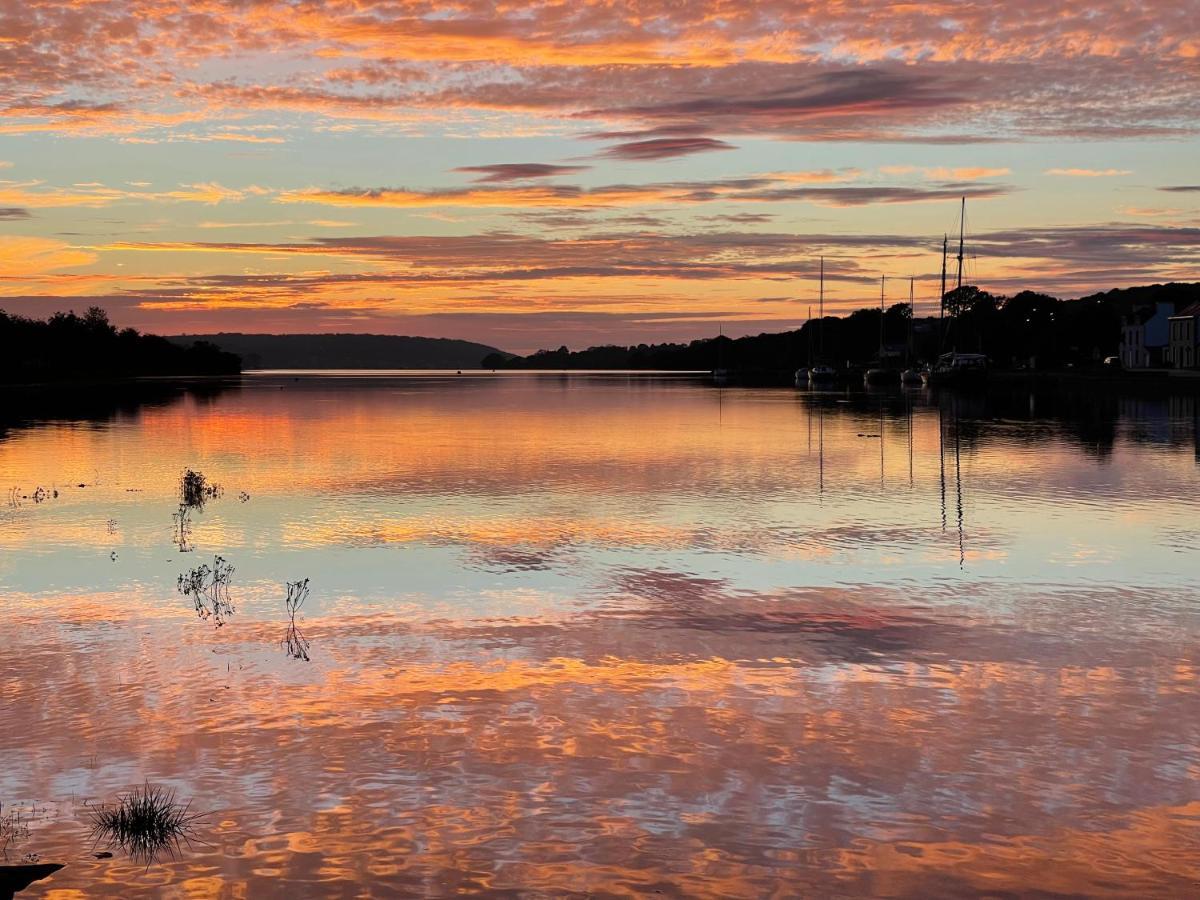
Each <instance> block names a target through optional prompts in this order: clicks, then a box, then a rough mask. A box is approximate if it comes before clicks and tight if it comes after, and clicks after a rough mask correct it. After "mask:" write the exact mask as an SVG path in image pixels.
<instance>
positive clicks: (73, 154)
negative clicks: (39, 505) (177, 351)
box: [0, 0, 1200, 352]
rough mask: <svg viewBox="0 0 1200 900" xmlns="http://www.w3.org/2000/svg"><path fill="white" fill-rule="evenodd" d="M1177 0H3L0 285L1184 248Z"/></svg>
mask: <svg viewBox="0 0 1200 900" xmlns="http://www.w3.org/2000/svg"><path fill="white" fill-rule="evenodd" d="M1198 21H1200V6H1198V5H1197V2H1196V0H1177V2H1157V3H1149V2H1143V3H1138V2H1105V0H1093V2H1086V3H1085V2H1078V0H1065V2H1060V3H1034V2H1029V0H1015V2H1011V3H1006V4H1000V3H984V2H975V3H970V2H963V3H948V2H947V3H923V4H903V3H877V2H872V0H862V2H857V3H851V4H843V3H811V2H803V0H801V2H774V0H763V2H758V3H748V2H729V0H695V2H663V0H625V2H595V0H571V2H561V3H559V2H544V3H539V2H533V3H514V4H495V3H483V2H474V0H460V2H454V3H440V2H410V0H378V2H376V0H324V2H295V3H272V2H266V0H264V2H252V0H244V2H219V0H195V2H170V0H77V2H45V0H0V103H2V104H3V107H4V115H3V118H2V119H0V132H2V136H0V308H4V309H7V310H9V311H12V312H18V313H22V314H35V315H45V314H48V313H50V312H53V311H55V310H59V309H67V308H74V309H76V310H82V309H83V308H85V307H87V306H89V305H92V304H98V305H101V306H103V307H105V308H106V309H107V310H108V311H109V313H110V315H111V316H112V318H113V319H114V321H115V322H117V324H119V325H133V326H135V327H138V328H141V329H144V330H148V331H154V332H159V333H180V332H196V331H204V332H210V331H220V330H225V331H354V332H387V333H400V334H420V335H431V336H448V337H463V338H468V339H472V340H479V341H483V342H485V343H489V344H493V345H496V346H499V347H503V348H504V349H507V350H512V351H516V352H526V351H530V350H534V349H537V348H539V347H543V346H557V345H559V344H563V343H565V344H568V345H570V346H572V347H581V346H586V345H588V344H593V343H605V342H610V341H612V342H618V343H630V342H638V341H642V340H664V339H672V340H675V339H690V338H693V337H701V336H708V335H711V334H714V333H715V332H716V331H717V329H718V327H722V328H724V330H725V333H726V334H740V333H746V332H757V331H762V330H780V329H783V328H788V327H794V326H796V325H797V324H799V323H800V322H802V321H803V320H804V318H805V316H806V315H807V312H808V307H809V304H811V303H815V298H816V294H817V280H816V273H817V266H818V258H819V257H820V256H822V255H823V256H824V257H825V258H826V263H825V265H826V272H827V277H826V287H827V310H832V311H835V312H837V311H845V310H848V309H853V308H856V307H858V306H860V305H864V304H870V303H877V302H878V285H879V276H880V275H881V274H883V275H887V276H888V277H889V279H890V281H889V288H888V294H889V297H888V299H889V301H900V300H903V299H907V295H908V286H907V279H908V277H909V276H910V275H913V276H916V278H917V283H916V291H917V297H918V301H919V308H920V304H921V303H923V304H925V308H927V309H928V308H933V307H934V306H936V296H937V287H936V278H937V272H938V268H939V266H940V246H941V239H942V235H943V233H945V232H947V231H951V232H953V231H956V230H957V227H958V198H960V197H961V196H964V195H965V196H966V197H967V230H968V246H967V254H968V257H969V259H968V264H967V273H968V276H969V277H970V279H971V280H972V281H973V282H976V283H978V284H980V285H981V286H982V287H985V288H987V289H989V290H992V291H995V292H1000V293H1011V292H1014V291H1016V290H1020V289H1022V288H1026V287H1030V288H1035V289H1040V290H1045V291H1048V292H1051V293H1054V294H1056V295H1058V296H1062V297H1073V296H1079V295H1081V294H1084V293H1089V292H1091V291H1093V290H1097V289H1107V288H1110V287H1118V286H1125V285H1132V284H1144V283H1149V282H1154V281H1170V280H1176V281H1180V280H1188V281H1191V280H1200V139H1198V138H1197V133H1198V131H1200V28H1198V26H1197V22H1198Z"/></svg>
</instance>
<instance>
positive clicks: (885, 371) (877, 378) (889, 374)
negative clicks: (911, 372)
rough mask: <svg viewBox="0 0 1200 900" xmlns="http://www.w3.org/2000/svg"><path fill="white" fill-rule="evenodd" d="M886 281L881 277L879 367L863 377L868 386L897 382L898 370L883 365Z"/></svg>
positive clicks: (885, 278) (883, 276) (870, 370)
mask: <svg viewBox="0 0 1200 900" xmlns="http://www.w3.org/2000/svg"><path fill="white" fill-rule="evenodd" d="M886 280H887V276H886V275H880V276H879V365H878V366H876V367H874V368H871V369H867V374H866V375H865V376H863V381H865V382H866V383H867V384H889V383H890V382H893V381H895V380H896V370H895V369H889V368H887V367H886V366H885V365H884V364H883V293H884V283H885V282H886Z"/></svg>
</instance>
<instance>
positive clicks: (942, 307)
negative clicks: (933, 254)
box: [938, 234, 950, 319]
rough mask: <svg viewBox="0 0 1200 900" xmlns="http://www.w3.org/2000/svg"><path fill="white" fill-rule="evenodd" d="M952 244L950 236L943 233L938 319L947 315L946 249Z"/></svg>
mask: <svg viewBox="0 0 1200 900" xmlns="http://www.w3.org/2000/svg"><path fill="white" fill-rule="evenodd" d="M949 246H950V236H949V235H948V234H943V235H942V293H941V294H940V295H939V298H938V319H942V318H944V317H945V315H946V251H947V250H948V249H949Z"/></svg>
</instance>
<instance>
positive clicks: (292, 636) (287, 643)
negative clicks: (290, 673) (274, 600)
mask: <svg viewBox="0 0 1200 900" xmlns="http://www.w3.org/2000/svg"><path fill="white" fill-rule="evenodd" d="M307 599H308V579H307V578H305V579H304V580H303V581H289V582H287V597H286V598H284V601H283V602H284V605H285V606H286V607H287V614H288V626H287V633H286V634H285V635H284V639H283V645H284V647H285V649H286V650H287V655H288V656H290V657H291V658H292V659H302V660H304V661H305V662H308V661H309V656H308V648H309V647H311V646H312V645H311V644H310V643H309V641H308V639H307V638H306V637H305V636H304V634H303V633H302V632H301V631H300V629H299V628H298V627H297V626H296V613H297V612H298V611H299V609H300V607H302V606H303V605H304V601H305V600H307Z"/></svg>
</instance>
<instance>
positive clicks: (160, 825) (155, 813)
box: [91, 783, 203, 866]
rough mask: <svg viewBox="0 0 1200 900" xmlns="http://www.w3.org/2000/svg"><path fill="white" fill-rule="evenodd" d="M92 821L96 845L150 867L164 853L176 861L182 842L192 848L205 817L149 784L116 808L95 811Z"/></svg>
mask: <svg viewBox="0 0 1200 900" xmlns="http://www.w3.org/2000/svg"><path fill="white" fill-rule="evenodd" d="M91 819H92V838H93V840H95V841H96V843H100V842H101V841H104V842H105V843H106V844H107V845H108V846H109V847H120V848H121V849H122V850H124V851H125V852H126V853H128V854H129V855H130V856H131V857H132V858H133V859H134V860H136V861H139V862H141V861H145V863H146V865H147V866H149V865H150V863H152V862H153V861H154V860H155V859H156V858H157V856H158V854H159V853H161V852H163V851H166V852H167V853H168V854H169V855H170V856H172V857H174V856H175V852H176V851H177V850H179V844H180V841H182V842H183V843H185V844H187V845H188V846H189V847H190V846H191V843H192V841H193V840H197V838H196V834H195V830H196V824H197V823H198V822H200V821H201V820H202V819H203V814H201V813H193V812H192V811H191V801H189V802H187V803H179V802H177V801H176V800H175V792H174V791H168V790H165V789H163V788H160V787H155V786H153V785H151V784H149V783H147V784H144V785H143V786H142V787H141V788H134V789H133V790H132V791H131V792H129V793H128V794H124V795H122V796H121V797H120V798H119V799H118V800H117V802H116V803H115V804H112V805H108V804H104V805H101V806H97V807H94V808H92V810H91Z"/></svg>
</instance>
